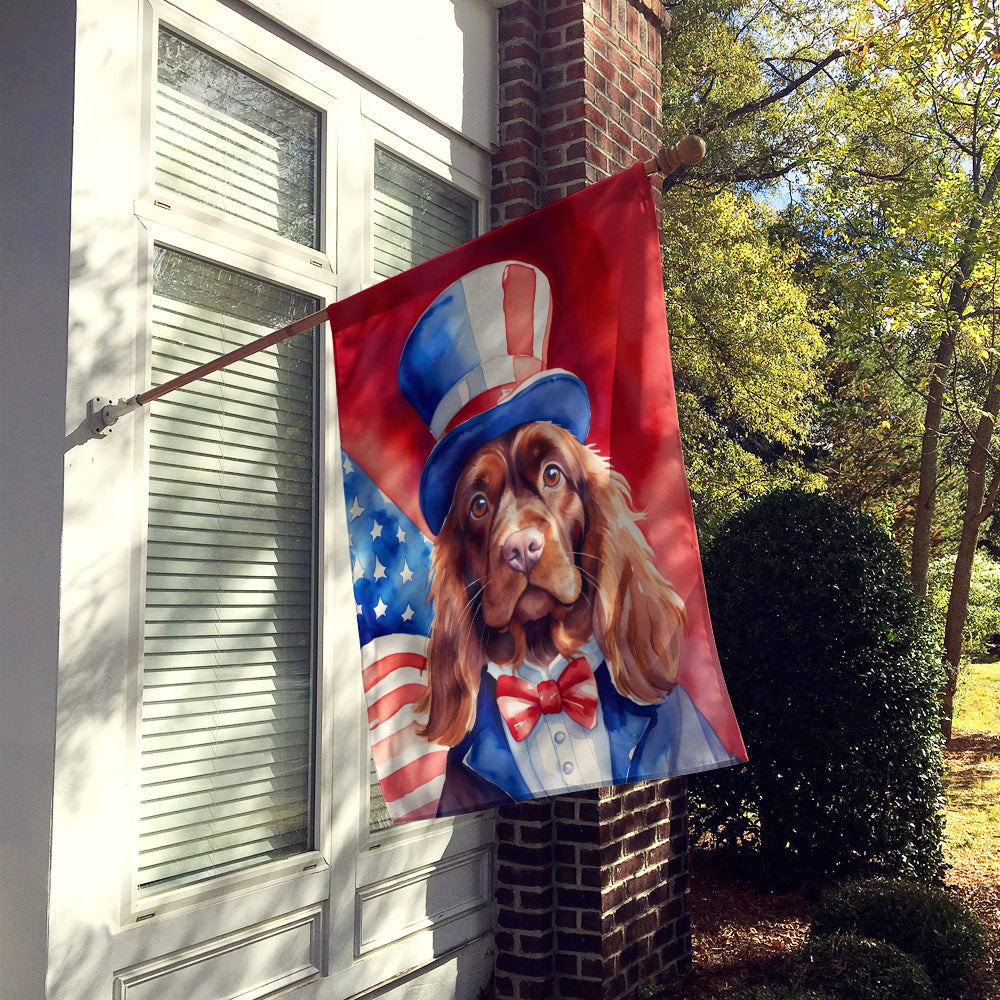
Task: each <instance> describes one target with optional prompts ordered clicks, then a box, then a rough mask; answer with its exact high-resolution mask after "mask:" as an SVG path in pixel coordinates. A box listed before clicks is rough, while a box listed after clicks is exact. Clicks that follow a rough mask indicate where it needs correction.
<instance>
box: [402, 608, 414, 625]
mask: <svg viewBox="0 0 1000 1000" xmlns="http://www.w3.org/2000/svg"><path fill="white" fill-rule="evenodd" d="M413 614H414V612H413V608H411V607H410V606H409V604H407V605H406V610H405V611H404V612H403V621H404V622H408V621H409V620H410V619H411V618H412V617H413Z"/></svg>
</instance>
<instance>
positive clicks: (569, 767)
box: [563, 761, 573, 774]
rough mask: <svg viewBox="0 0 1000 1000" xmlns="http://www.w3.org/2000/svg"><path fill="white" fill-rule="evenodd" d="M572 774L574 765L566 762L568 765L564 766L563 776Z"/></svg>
mask: <svg viewBox="0 0 1000 1000" xmlns="http://www.w3.org/2000/svg"><path fill="white" fill-rule="evenodd" d="M572 773H573V765H572V764H571V763H570V762H569V761H566V763H565V764H563V774H572Z"/></svg>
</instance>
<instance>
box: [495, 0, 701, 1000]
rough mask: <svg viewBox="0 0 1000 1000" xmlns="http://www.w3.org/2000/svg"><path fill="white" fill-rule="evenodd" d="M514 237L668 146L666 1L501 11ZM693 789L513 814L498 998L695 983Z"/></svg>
mask: <svg viewBox="0 0 1000 1000" xmlns="http://www.w3.org/2000/svg"><path fill="white" fill-rule="evenodd" d="M498 19H499V47H500V52H499V56H500V66H499V68H500V74H499V83H500V116H499V128H500V131H499V136H498V145H497V150H496V152H495V154H494V157H493V201H492V221H493V224H494V225H501V224H502V223H505V222H509V221H511V220H512V219H516V218H519V217H521V216H522V215H525V214H526V213H528V212H530V211H532V210H534V209H536V208H540V207H542V206H543V205H545V204H548V203H549V202H551V201H554V200H555V199H557V198H561V197H563V196H564V195H567V194H571V193H573V192H574V191H578V190H580V189H581V188H583V187H585V186H586V185H587V184H591V183H593V182H594V181H597V180H600V179H601V178H602V177H606V176H608V175H609V174H610V173H613V172H614V171H616V170H621V169H624V168H626V167H629V166H631V165H632V164H633V163H635V162H636V161H637V160H643V159H646V158H647V157H648V156H649V155H650V153H651V152H652V151H655V149H656V147H657V146H658V145H659V143H660V139H661V135H660V123H659V107H660V78H659V73H660V47H661V41H662V36H663V32H664V30H665V25H666V24H667V23H668V21H669V18H668V15H667V14H666V13H665V9H664V6H663V4H662V2H660V0H513V2H511V3H509V4H506V5H505V6H503V7H501V8H500V10H499V11H498ZM686 787H687V786H686V783H685V781H684V779H675V780H672V781H656V782H645V783H642V784H637V785H631V786H628V787H626V788H622V789H600V790H595V791H593V792H587V793H581V794H578V795H565V796H560V797H558V798H552V799H542V800H539V801H536V802H527V803H522V804H520V805H517V806H510V807H505V808H503V809H501V810H500V814H499V818H498V821H497V874H496V887H495V904H496V905H495V914H496V916H495V926H496V950H497V953H496V969H495V971H496V996H497V997H498V998H510V1000H564V998H579V1000H590V998H593V1000H623V998H625V997H628V996H630V995H631V994H632V993H633V992H634V991H635V990H636V988H637V987H639V986H641V985H643V984H646V983H652V982H662V981H665V980H666V979H669V978H671V977H675V976H678V975H680V974H681V973H683V972H685V971H687V969H688V968H689V967H690V962H691V933H690V921H689V918H688V913H687V889H688V882H687V794H686Z"/></svg>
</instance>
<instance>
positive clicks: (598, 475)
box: [399, 261, 729, 815]
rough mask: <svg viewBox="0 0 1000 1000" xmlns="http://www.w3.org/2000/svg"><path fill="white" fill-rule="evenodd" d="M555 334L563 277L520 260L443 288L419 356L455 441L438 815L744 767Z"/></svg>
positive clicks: (438, 478)
mask: <svg viewBox="0 0 1000 1000" xmlns="http://www.w3.org/2000/svg"><path fill="white" fill-rule="evenodd" d="M550 325H551V297H550V291H549V284H548V281H547V279H546V277H545V275H544V274H543V273H542V272H541V271H540V270H538V269H537V268H535V267H532V266H530V265H527V264H522V263H519V262H515V261H503V262H500V263H497V264H492V265H487V266H485V267H482V268H478V269H477V270H475V271H473V272H470V273H469V274H467V275H465V276H463V278H461V279H460V280H459V281H456V282H455V283H454V284H452V285H450V286H449V287H448V288H447V289H445V291H444V292H442V293H441V294H440V295H439V296H438V297H437V298H436V299H435V300H434V302H433V303H432V304H431V306H430V307H429V308H428V309H427V310H426V311H425V313H424V314H423V316H422V317H421V318H420V320H419V321H418V322H417V324H416V326H415V327H414V329H413V331H412V332H411V334H410V336H409V338H408V340H407V343H406V346H405V347H404V350H403V353H402V356H401V361H400V371H399V381H400V386H401V388H402V391H403V394H404V395H405V396H406V398H407V399H408V400H409V401H410V402H411V404H412V405H413V406H414V407H415V408H416V409H417V411H418V413H420V415H421V417H422V418H423V419H424V421H425V423H426V424H427V426H428V427H429V428H430V429H431V431H432V433H433V434H434V435H435V437H436V438H437V445H436V446H435V448H434V449H433V451H432V452H431V455H430V457H429V458H428V460H427V462H426V464H425V467H424V472H423V477H422V480H421V486H420V503H421V509H422V511H423V513H424V517H425V519H426V521H427V523H428V526H429V527H430V528H431V530H432V531H433V532H434V533H435V542H434V548H433V553H432V579H431V589H430V596H431V598H432V599H433V607H434V619H433V624H432V629H431V634H430V637H429V639H428V646H427V672H428V684H427V689H426V692H425V694H424V696H423V698H422V699H421V701H420V703H419V704H418V706H417V707H418V711H419V712H421V713H422V714H423V715H424V717H425V718H426V720H427V721H426V724H425V726H424V727H423V735H424V736H425V737H426V739H428V740H430V741H433V742H437V743H439V744H443V745H445V746H447V747H450V750H449V754H448V767H447V772H446V778H445V785H444V791H443V793H442V796H441V800H440V802H439V807H438V813H439V815H448V814H451V813H456V812H464V811H469V810H471V809H475V808H483V807H486V806H491V805H496V804H499V803H502V802H505V801H511V800H522V799H528V798H535V797H538V796H540V795H546V794H554V793H558V792H562V791H568V790H575V789H580V788H586V787H597V786H601V785H611V784H619V783H622V782H627V781H635V780H641V779H646V778H656V777H665V776H667V775H670V774H678V773H687V772H690V771H695V770H701V769H703V768H704V767H707V766H712V764H713V762H718V761H719V760H720V759H729V754H728V753H727V752H726V751H725V750H724V749H723V748H722V746H721V743H720V741H719V739H718V737H717V736H716V734H715V733H714V732H713V731H712V729H711V727H710V726H709V725H708V723H707V722H706V721H705V719H704V718H703V717H702V716H701V714H700V712H699V711H698V709H697V708H696V707H695V705H694V704H693V702H692V701H691V699H690V697H689V696H688V695H687V693H686V692H685V691H684V690H683V688H682V687H680V686H679V685H678V683H677V679H678V667H679V662H680V650H681V644H682V642H683V637H684V634H685V631H686V628H687V618H686V614H685V608H684V603H683V601H682V599H681V598H680V596H679V595H678V593H677V592H676V591H675V589H674V588H673V587H672V586H671V585H670V584H669V583H668V582H667V581H666V580H665V579H664V578H663V576H662V575H661V574H660V572H659V570H658V569H657V568H656V566H655V565H654V561H653V554H652V551H651V549H650V547H649V545H648V543H647V542H646V539H645V538H644V536H643V534H642V532H641V531H640V528H639V521H640V519H641V515H640V514H638V513H637V512H636V511H635V510H634V509H633V507H632V504H631V498H630V492H629V488H628V484H627V483H626V482H625V480H624V479H623V477H621V476H620V475H618V474H617V473H616V472H614V471H613V470H612V469H611V467H610V465H609V463H608V462H607V461H605V460H604V459H603V458H602V457H600V456H599V455H598V454H597V453H596V452H595V451H594V450H592V449H591V448H590V447H588V446H587V444H586V438H587V433H588V430H589V426H590V402H589V396H588V392H587V389H586V386H585V385H584V384H583V382H582V381H581V380H580V379H578V378H577V377H576V376H575V375H573V374H571V373H570V372H568V371H565V370H562V369H548V368H547V367H546V364H545V359H546V349H547V340H548V333H549V329H550Z"/></svg>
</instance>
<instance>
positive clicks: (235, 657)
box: [139, 247, 318, 894]
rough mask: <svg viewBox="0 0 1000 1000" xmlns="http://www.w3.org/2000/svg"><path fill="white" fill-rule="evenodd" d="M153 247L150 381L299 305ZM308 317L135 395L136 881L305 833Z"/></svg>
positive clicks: (310, 674)
mask: <svg viewBox="0 0 1000 1000" xmlns="http://www.w3.org/2000/svg"><path fill="white" fill-rule="evenodd" d="M317 307H318V304H317V302H316V301H315V299H312V298H310V297H308V296H305V295H301V294H299V293H297V292H294V291H290V290H288V289H286V288H282V287H279V286H277V285H273V284H270V283H268V282H264V281H261V280H259V279H256V278H252V277H249V276H247V275H244V274H240V273H238V272H235V271H231V270H227V269H226V268H222V267H218V266H216V265H214V264H209V263H206V262H204V261H202V260H198V259H196V258H193V257H189V256H187V255H184V254H180V253H177V252H175V251H172V250H167V249H163V248H159V247H158V248H157V249H156V257H155V264H154V282H153V361H152V382H153V384H154V385H159V384H162V383H163V382H165V381H167V380H168V379H169V378H171V377H173V376H175V375H178V374H181V373H183V372H186V371H189V370H190V369H191V368H193V367H195V366H197V365H199V364H201V363H203V362H205V361H208V360H210V359H212V358H215V357H218V356H219V355H221V354H225V353H226V352H227V351H230V350H232V349H233V348H235V347H238V346H240V345H241V344H243V343H246V342H248V341H250V340H253V339H255V338H257V337H259V336H261V335H263V334H265V333H268V332H270V331H271V330H273V329H276V328H279V327H281V326H284V325H286V324H287V323H289V322H291V321H292V320H294V319H298V318H300V317H301V316H303V315H307V314H309V313H310V312H314V311H315V310H316V309H317ZM314 351H315V331H311V332H309V333H305V334H300V335H299V336H297V337H293V338H291V339H290V340H286V341H284V342H283V343H281V344H277V345H275V346H273V347H271V348H269V349H268V350H266V351H262V352H261V353H259V354H256V355H254V356H252V357H250V358H246V359H244V360H243V361H240V362H237V363H236V364H234V365H232V366H230V367H229V368H226V369H224V370H223V371H221V372H217V373H215V374H213V375H209V376H206V377H205V378H203V379H201V380H199V381H196V382H193V383H191V384H190V385H188V386H186V387H184V388H182V389H178V390H176V391H174V392H172V393H170V394H169V395H168V396H165V397H164V398H163V399H161V400H156V401H154V402H153V403H151V404H150V414H149V421H150V458H149V462H150V472H149V514H148V517H149V525H148V550H147V568H146V618H145V621H146V624H145V637H144V647H143V673H142V692H143V693H142V732H141V737H140V754H141V807H140V808H141V813H140V831H139V887H140V893H141V894H149V893H150V892H152V891H158V890H161V889H164V888H174V887H176V886H181V885H186V884H189V883H192V882H198V881H201V880H203V879H206V878H209V877H212V876H215V875H220V874H223V873H226V872H232V871H240V870H243V869H245V868H248V867H251V866H253V865H257V864H260V863H263V862H265V861H269V860H273V859H276V858H280V857H283V856H285V855H289V854H294V853H298V852H301V851H304V850H308V849H310V848H311V846H312V832H311V817H312V793H311V790H312V785H313V782H312V742H313V741H312V731H313V705H314V691H315V684H314V673H315V672H314V661H315V658H314V637H313V633H314V607H315V601H314V584H313V581H314V560H315V527H314V525H315V505H316V500H315V497H316V489H315V473H314V438H315V427H316V417H315V409H316V400H315V392H314V384H315V362H314Z"/></svg>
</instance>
